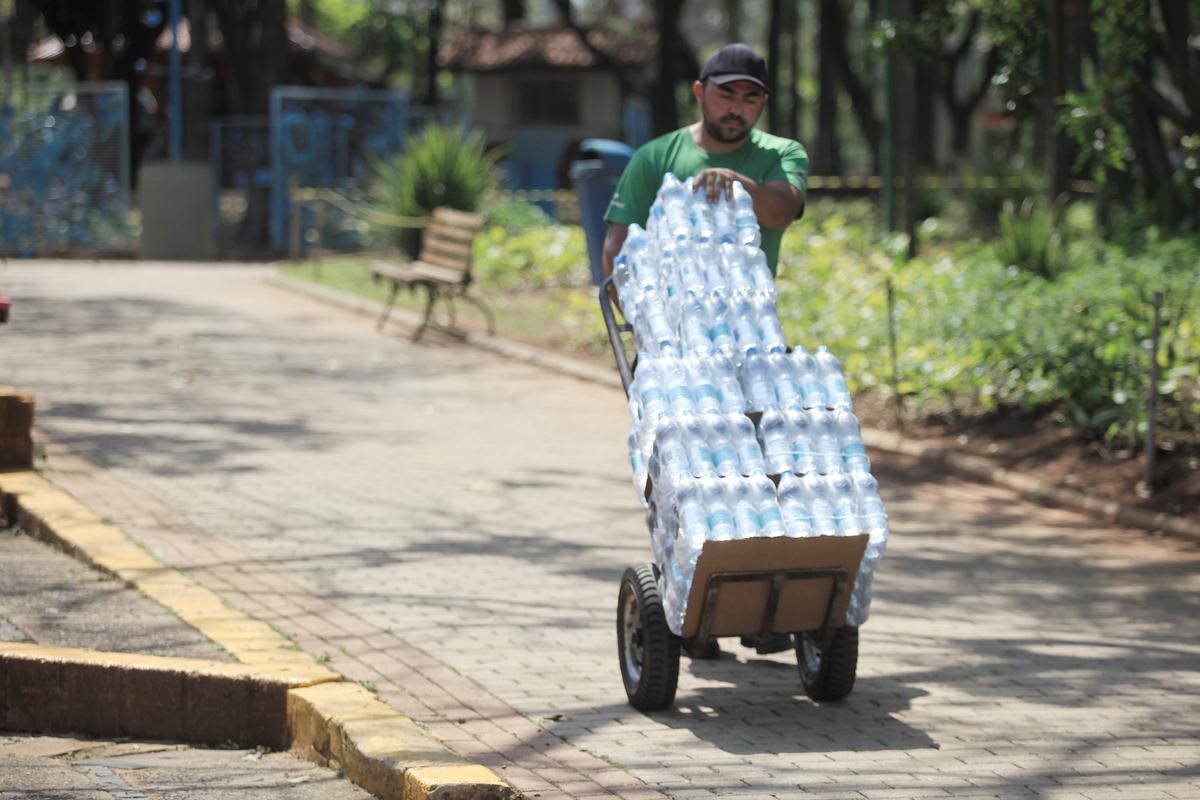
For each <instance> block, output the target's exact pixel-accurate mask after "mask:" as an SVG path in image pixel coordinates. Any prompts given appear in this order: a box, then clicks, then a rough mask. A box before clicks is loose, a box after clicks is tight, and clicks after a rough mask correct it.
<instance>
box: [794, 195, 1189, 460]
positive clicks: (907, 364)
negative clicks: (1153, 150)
mask: <svg viewBox="0 0 1200 800" xmlns="http://www.w3.org/2000/svg"><path fill="white" fill-rule="evenodd" d="M825 211H826V209H823V208H821V207H820V206H814V208H813V209H810V217H809V219H808V221H807V223H806V224H804V225H802V226H797V228H796V229H795V230H794V232H792V233H789V235H788V236H786V237H785V239H784V247H783V253H782V257H781V269H780V279H779V292H780V299H779V310H780V317H781V319H782V320H783V322H784V326H785V329H786V331H787V334H788V340H789V341H791V342H793V343H797V344H803V345H805V346H808V347H810V348H811V347H813V346H815V345H818V344H827V345H828V346H829V347H830V348H831V349H832V350H833V351H834V352H835V353H837V354H838V356H839V357H840V358H841V359H842V362H843V364H844V366H845V368H846V374H847V376H848V377H849V378H850V379H851V381H852V383H853V384H854V386H853V388H855V389H856V390H876V391H884V392H888V391H890V387H889V381H890V374H891V365H890V357H889V352H888V344H887V296H886V289H885V286H886V280H887V279H888V278H890V279H891V280H892V282H893V284H894V286H895V296H896V309H895V311H896V328H897V338H898V346H899V374H900V385H899V387H898V388H899V391H900V392H901V393H903V394H904V395H905V396H906V397H907V398H908V400H909V405H910V407H913V408H915V409H916V410H918V411H919V412H926V413H933V412H947V411H960V412H964V413H977V412H981V411H989V410H995V409H998V408H1001V407H1005V408H1016V409H1021V410H1024V411H1026V412H1029V413H1034V414H1042V413H1061V414H1063V417H1064V420H1065V421H1067V422H1068V423H1069V424H1071V425H1072V426H1074V427H1077V428H1078V429H1079V430H1081V431H1085V432H1089V433H1091V434H1092V435H1095V436H1097V437H1099V438H1103V439H1104V440H1105V441H1107V442H1109V443H1112V444H1118V443H1128V442H1130V441H1131V440H1133V439H1134V438H1135V437H1136V436H1137V434H1138V431H1139V430H1140V426H1142V425H1144V421H1145V401H1146V396H1147V392H1148V377H1149V375H1148V373H1149V364H1148V355H1147V352H1148V350H1147V347H1148V342H1149V339H1150V329H1151V320H1152V309H1151V305H1150V298H1151V297H1152V295H1153V292H1154V291H1155V290H1161V291H1163V292H1164V293H1165V294H1166V297H1167V303H1166V311H1165V314H1166V316H1167V318H1168V319H1169V320H1170V321H1171V324H1170V325H1169V326H1168V327H1167V328H1166V332H1165V333H1164V337H1165V338H1164V340H1163V346H1162V348H1161V351H1160V359H1161V361H1160V366H1161V367H1162V374H1163V375H1164V377H1165V381H1164V383H1163V384H1162V385H1161V387H1160V398H1159V399H1160V417H1159V421H1160V423H1161V424H1164V425H1167V426H1168V427H1171V428H1174V429H1176V430H1188V429H1192V428H1194V427H1195V426H1196V424H1197V423H1198V422H1200V328H1197V326H1196V323H1195V322H1193V321H1191V318H1192V316H1194V314H1192V313H1191V310H1192V309H1194V308H1195V305H1196V300H1197V299H1198V298H1197V294H1198V292H1197V280H1198V278H1197V275H1196V270H1195V264H1194V261H1195V253H1196V252H1197V248H1198V246H1200V242H1198V241H1197V240H1196V239H1186V238H1176V239H1171V240H1166V241H1159V240H1157V239H1154V238H1153V237H1151V238H1150V239H1148V240H1147V241H1146V242H1145V243H1144V246H1143V247H1142V248H1141V249H1129V248H1124V247H1120V246H1117V245H1113V244H1104V243H1099V242H1097V241H1096V239H1095V237H1092V238H1089V239H1084V238H1082V237H1080V238H1078V239H1075V238H1074V237H1072V242H1071V245H1070V247H1069V248H1067V249H1068V250H1069V258H1068V257H1066V256H1064V257H1063V259H1064V260H1063V261H1062V262H1061V263H1060V264H1059V269H1058V272H1057V273H1056V276H1057V277H1056V279H1055V280H1054V281H1047V280H1044V279H1042V278H1040V277H1036V276H1034V275H1031V274H1030V273H1029V272H1027V271H1025V270H1022V269H1020V268H1018V267H1015V266H1010V265H1009V264H1008V263H1006V260H1005V259H1003V258H1001V257H1000V256H999V255H998V254H997V252H996V250H994V249H993V248H992V247H990V246H988V245H986V244H981V243H980V242H978V241H974V242H970V243H967V244H961V245H959V246H957V247H955V248H943V249H942V250H941V251H940V252H934V253H932V254H931V255H929V256H928V257H926V258H924V259H918V260H913V261H907V262H905V261H902V260H901V259H900V257H899V256H898V255H894V254H895V253H897V252H898V251H897V250H895V249H893V250H891V251H889V250H887V249H885V248H884V247H882V246H880V245H879V244H877V242H878V238H877V237H876V236H875V235H873V234H872V233H871V232H870V231H869V228H868V227H866V226H862V225H859V224H856V223H854V222H851V221H849V220H848V219H847V218H846V217H845V216H844V215H842V214H839V213H836V212H831V213H824V212H825ZM1087 224H1088V220H1087V218H1086V209H1081V210H1079V211H1076V210H1075V209H1071V210H1069V211H1068V212H1063V213H1062V214H1060V217H1059V220H1058V226H1059V229H1060V231H1065V230H1068V229H1071V230H1073V229H1075V228H1076V227H1086V226H1087Z"/></svg>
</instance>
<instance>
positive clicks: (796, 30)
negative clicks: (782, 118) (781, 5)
mask: <svg viewBox="0 0 1200 800" xmlns="http://www.w3.org/2000/svg"><path fill="white" fill-rule="evenodd" d="M787 8H788V44H789V47H788V55H789V59H788V60H789V69H788V87H787V88H788V91H787V95H788V124H787V135H788V136H790V137H791V138H793V139H799V138H800V33H801V25H800V5H799V4H798V3H788V5H787Z"/></svg>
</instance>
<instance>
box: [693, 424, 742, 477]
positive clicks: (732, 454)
mask: <svg viewBox="0 0 1200 800" xmlns="http://www.w3.org/2000/svg"><path fill="white" fill-rule="evenodd" d="M700 421H701V424H702V425H704V427H705V430H706V434H707V436H708V445H709V448H710V449H711V451H712V460H713V469H714V470H715V471H716V473H717V475H718V476H720V477H722V478H724V477H728V476H730V475H737V474H738V469H739V466H738V452H737V448H736V447H735V446H734V443H733V437H734V434H733V431H732V429H731V428H730V426H729V423H728V422H727V421H726V419H725V417H724V416H722V415H721V414H704V415H702V416H701V418H700Z"/></svg>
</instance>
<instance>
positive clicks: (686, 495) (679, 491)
mask: <svg viewBox="0 0 1200 800" xmlns="http://www.w3.org/2000/svg"><path fill="white" fill-rule="evenodd" d="M675 509H676V515H677V518H678V520H679V529H678V535H677V536H676V539H675V547H674V550H675V563H676V564H677V565H678V566H679V571H680V573H681V577H682V578H683V581H684V583H688V584H690V583H691V582H692V575H694V574H695V572H696V560H697V559H698V558H699V557H700V550H701V549H703V547H704V542H705V540H706V539H707V538H708V535H709V532H708V514H707V512H706V511H705V510H704V499H703V497H702V496H701V494H700V486H699V484H697V483H696V482H695V481H681V482H680V483H679V485H678V487H676V489H675Z"/></svg>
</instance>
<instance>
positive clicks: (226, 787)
mask: <svg viewBox="0 0 1200 800" xmlns="http://www.w3.org/2000/svg"><path fill="white" fill-rule="evenodd" d="M0 641H7V642H14V641H15V642H36V643H38V644H43V645H50V646H54V647H77V648H88V649H94V650H103V651H107V652H121V653H139V654H143V655H154V656H177V657H182V658H199V659H207V660H215V661H230V660H232V657H231V656H230V655H229V654H228V653H227V652H226V651H225V650H223V649H222V648H221V647H219V646H218V645H216V644H214V643H213V642H211V641H209V640H208V639H206V638H205V637H203V636H202V635H200V634H199V633H198V632H197V631H196V630H195V629H193V628H191V627H189V626H188V625H185V624H184V623H183V622H181V621H180V620H179V619H177V618H176V617H175V616H174V615H173V614H171V613H170V612H169V611H167V610H165V609H164V608H162V607H161V606H159V605H158V604H157V603H155V602H153V601H152V600H149V599H147V598H145V597H143V596H141V595H140V594H138V592H136V591H134V590H133V589H129V588H126V587H124V586H123V585H122V584H121V583H120V582H118V581H116V580H115V579H113V578H111V577H109V576H107V575H104V574H102V573H99V572H96V571H95V570H92V569H89V568H88V567H86V566H84V565H83V564H81V563H79V562H78V561H76V560H75V559H73V558H72V557H70V556H68V555H66V554H65V553H62V552H60V551H59V550H57V549H55V548H52V547H50V546H49V545H46V544H43V543H42V542H39V541H37V540H35V539H32V538H30V537H28V536H25V535H23V534H21V533H20V532H18V531H16V530H15V529H11V528H9V529H0ZM179 797H187V798H189V799H190V800H228V798H231V797H236V798H238V800H366V798H368V797H370V795H369V794H367V793H366V792H365V791H363V790H362V789H360V788H359V787H357V786H355V785H354V784H352V783H351V782H350V781H349V780H347V779H345V778H343V777H341V776H339V775H338V774H337V773H336V772H335V771H333V770H330V769H326V768H324V767H319V766H317V765H316V764H312V763H309V762H307V761H303V760H301V759H300V758H298V757H297V756H295V755H292V754H291V753H266V752H263V751H261V750H244V749H236V748H224V749H213V748H206V747H196V746H189V745H182V744H172V743H164V742H136V741H129V740H127V739H125V740H121V741H104V740H98V739H85V738H75V737H61V736H33V735H30V736H23V735H13V734H6V733H3V732H0V800H8V798H14V800H15V798H22V799H23V800H38V799H39V798H44V799H45V800H62V798H70V799H71V800H174V798H179Z"/></svg>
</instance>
